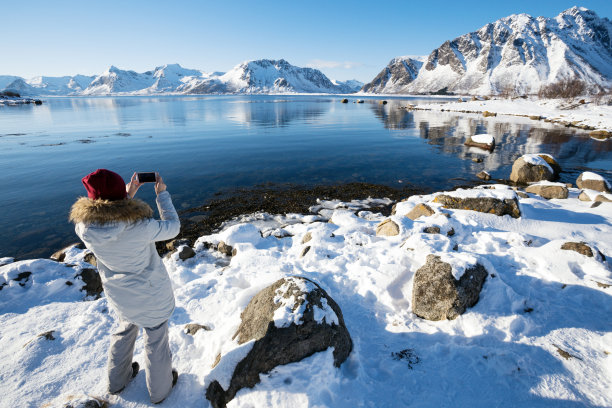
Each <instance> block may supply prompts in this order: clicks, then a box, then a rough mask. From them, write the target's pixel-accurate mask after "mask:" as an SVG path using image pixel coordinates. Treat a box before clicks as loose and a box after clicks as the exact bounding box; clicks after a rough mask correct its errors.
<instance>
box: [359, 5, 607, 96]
mask: <svg viewBox="0 0 612 408" xmlns="http://www.w3.org/2000/svg"><path fill="white" fill-rule="evenodd" d="M611 37H612V22H610V20H608V19H607V18H600V17H598V16H597V14H596V13H595V12H594V11H591V10H588V9H585V8H581V7H572V8H570V9H568V10H565V11H563V12H562V13H560V14H559V15H558V16H557V17H555V18H545V17H537V18H534V17H532V16H530V15H528V14H513V15H511V16H508V17H505V18H502V19H499V20H497V21H495V22H493V23H489V24H487V25H485V26H484V27H482V28H480V29H479V30H478V31H475V32H471V33H468V34H464V35H462V36H459V37H457V38H455V39H454V40H452V41H446V42H444V43H443V44H442V45H441V46H440V47H438V48H436V49H435V50H433V51H432V52H431V53H430V54H429V56H428V57H427V59H426V60H425V61H424V63H423V64H420V65H419V63H420V61H418V60H415V59H413V58H407V57H399V58H394V59H393V60H391V62H390V63H389V64H388V65H387V67H385V69H383V71H381V72H380V73H379V74H378V75H377V76H376V78H374V79H373V80H372V81H371V82H370V83H368V84H366V85H364V87H363V88H362V91H363V92H371V93H387V94H397V93H431V92H437V91H440V90H446V91H449V92H455V93H466V94H497V93H500V92H502V91H504V90H506V89H508V88H510V89H512V90H513V91H516V92H518V93H537V92H538V90H539V89H540V87H541V86H542V85H545V84H549V83H551V82H555V81H557V80H559V79H562V78H578V79H582V80H584V81H585V82H586V83H587V84H589V85H590V86H591V87H597V86H600V87H609V86H610V85H612V42H611Z"/></svg>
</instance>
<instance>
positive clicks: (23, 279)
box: [13, 271, 32, 286]
mask: <svg viewBox="0 0 612 408" xmlns="http://www.w3.org/2000/svg"><path fill="white" fill-rule="evenodd" d="M30 276H32V272H28V271H24V272H19V273H18V274H17V277H16V278H15V279H13V280H14V281H15V282H19V286H25V285H26V283H27V282H28V281H29V280H30Z"/></svg>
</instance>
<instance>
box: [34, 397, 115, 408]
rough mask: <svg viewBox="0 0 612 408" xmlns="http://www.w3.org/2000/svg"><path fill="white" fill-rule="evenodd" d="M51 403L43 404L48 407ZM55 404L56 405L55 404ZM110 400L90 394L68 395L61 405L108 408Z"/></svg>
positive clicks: (81, 407) (80, 407) (68, 407)
mask: <svg viewBox="0 0 612 408" xmlns="http://www.w3.org/2000/svg"><path fill="white" fill-rule="evenodd" d="M47 406H49V407H50V406H51V405H43V407H47ZM53 406H55V405H53ZM109 406H110V404H109V402H108V401H106V400H103V399H101V398H98V397H92V396H90V395H72V394H71V395H68V396H67V397H66V399H65V401H64V402H63V405H61V407H62V408H108V407H109Z"/></svg>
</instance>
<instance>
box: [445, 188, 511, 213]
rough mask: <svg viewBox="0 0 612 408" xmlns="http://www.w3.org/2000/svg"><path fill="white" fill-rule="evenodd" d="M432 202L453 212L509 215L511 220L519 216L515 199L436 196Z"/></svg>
mask: <svg viewBox="0 0 612 408" xmlns="http://www.w3.org/2000/svg"><path fill="white" fill-rule="evenodd" d="M434 202H436V203H440V204H442V205H443V206H444V208H451V209H455V210H471V211H478V212H483V213H488V214H495V215H499V216H502V215H509V216H511V217H513V218H519V217H520V216H521V210H520V208H519V204H518V201H517V199H516V198H504V199H500V198H494V197H453V196H450V195H446V194H440V195H439V196H436V198H435V199H434Z"/></svg>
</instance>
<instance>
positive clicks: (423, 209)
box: [405, 204, 435, 221]
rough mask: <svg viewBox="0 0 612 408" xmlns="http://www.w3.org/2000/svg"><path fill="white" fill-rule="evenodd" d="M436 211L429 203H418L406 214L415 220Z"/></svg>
mask: <svg viewBox="0 0 612 408" xmlns="http://www.w3.org/2000/svg"><path fill="white" fill-rule="evenodd" d="M434 214H435V211H434V210H433V209H432V208H431V207H430V206H428V205H427V204H417V206H416V207H414V208H413V209H412V210H410V212H409V213H408V214H406V215H405V216H406V217H408V218H410V219H411V220H413V221H415V220H416V219H418V218H420V217H429V216H430V215H434Z"/></svg>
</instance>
